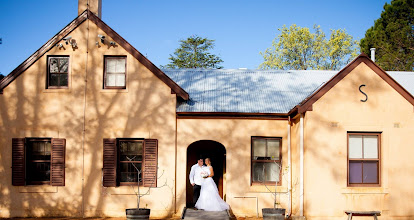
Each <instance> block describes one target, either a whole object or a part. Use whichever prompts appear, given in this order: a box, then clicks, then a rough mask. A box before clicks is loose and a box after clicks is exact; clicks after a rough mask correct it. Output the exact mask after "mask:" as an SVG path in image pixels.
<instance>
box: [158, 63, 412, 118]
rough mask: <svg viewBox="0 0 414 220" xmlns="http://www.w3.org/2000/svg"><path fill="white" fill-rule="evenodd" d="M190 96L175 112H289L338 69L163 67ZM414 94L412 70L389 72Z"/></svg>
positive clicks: (178, 105)
mask: <svg viewBox="0 0 414 220" xmlns="http://www.w3.org/2000/svg"><path fill="white" fill-rule="evenodd" d="M163 72H164V73H166V74H167V75H168V76H169V77H170V78H171V79H172V80H174V81H175V82H176V83H177V84H178V85H180V86H181V87H182V88H183V89H184V90H185V91H187V92H188V93H189V95H190V100H188V101H184V102H181V103H177V112H238V113H288V112H289V111H290V110H291V109H293V108H294V107H295V106H296V105H298V104H299V103H300V102H302V101H303V100H304V99H305V98H306V97H308V96H309V95H311V94H312V93H313V92H314V91H316V90H317V89H318V88H320V86H322V85H323V84H324V83H326V82H327V81H329V79H331V78H332V77H333V76H334V75H335V74H337V73H338V71H320V70H243V69H224V70H223V69H219V70H217V69H164V70H163ZM388 73H389V75H391V77H393V78H394V79H395V80H396V81H397V82H398V83H400V84H401V85H402V86H403V87H405V88H406V90H407V91H408V92H410V93H411V94H414V72H388Z"/></svg>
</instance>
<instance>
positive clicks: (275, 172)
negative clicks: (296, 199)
mask: <svg viewBox="0 0 414 220" xmlns="http://www.w3.org/2000/svg"><path fill="white" fill-rule="evenodd" d="M272 159H274V156H272ZM274 164H276V167H277V170H272V172H271V174H275V175H277V176H282V178H283V177H284V176H285V174H286V173H287V172H289V169H290V168H289V167H285V169H284V170H282V165H281V164H278V163H277V162H274ZM277 171H279V172H282V174H281V175H279V172H277ZM263 176H265V166H263ZM279 181H282V180H281V179H279ZM277 183H278V181H275V191H274V192H273V191H272V190H271V189H270V188H269V186H268V185H267V184H266V181H265V179H264V178H263V185H264V186H265V187H266V189H267V190H268V191H269V192H270V193H272V195H273V196H274V203H273V208H277Z"/></svg>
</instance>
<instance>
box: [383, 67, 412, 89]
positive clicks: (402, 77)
mask: <svg viewBox="0 0 414 220" xmlns="http://www.w3.org/2000/svg"><path fill="white" fill-rule="evenodd" d="M387 73H388V75H390V76H391V77H392V78H393V79H394V80H395V81H397V82H398V83H399V84H400V85H401V86H402V87H404V89H405V90H407V91H408V92H409V93H410V94H411V95H414V72H403V71H388V72H387Z"/></svg>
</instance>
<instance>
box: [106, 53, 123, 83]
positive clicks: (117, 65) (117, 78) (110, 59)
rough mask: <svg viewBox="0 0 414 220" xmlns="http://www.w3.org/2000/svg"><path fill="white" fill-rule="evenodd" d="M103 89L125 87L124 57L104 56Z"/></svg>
mask: <svg viewBox="0 0 414 220" xmlns="http://www.w3.org/2000/svg"><path fill="white" fill-rule="evenodd" d="M104 59H105V70H104V89H125V88H126V83H125V82H126V57H125V56H105V58H104Z"/></svg>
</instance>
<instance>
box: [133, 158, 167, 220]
mask: <svg viewBox="0 0 414 220" xmlns="http://www.w3.org/2000/svg"><path fill="white" fill-rule="evenodd" d="M127 159H128V160H129V161H132V160H133V159H134V158H129V157H127ZM132 166H134V168H135V169H136V170H137V172H138V186H137V190H135V188H134V187H133V186H131V188H132V189H133V191H134V193H135V195H136V197H137V207H136V208H130V209H125V212H126V219H127V220H132V219H149V216H150V213H151V209H148V208H140V206H139V205H140V202H141V197H143V196H145V195H148V194H149V192H150V189H151V188H148V190H147V192H145V193H144V194H141V193H140V190H139V188H140V187H139V182H140V181H141V180H140V176H141V173H142V172H141V170H140V169H138V167H136V166H135V164H134V163H132ZM163 173H164V171H163ZM161 176H162V174H161ZM153 181H155V178H154V179H153ZM166 184H167V182H165V183H164V185H163V186H165V185H166Z"/></svg>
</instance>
